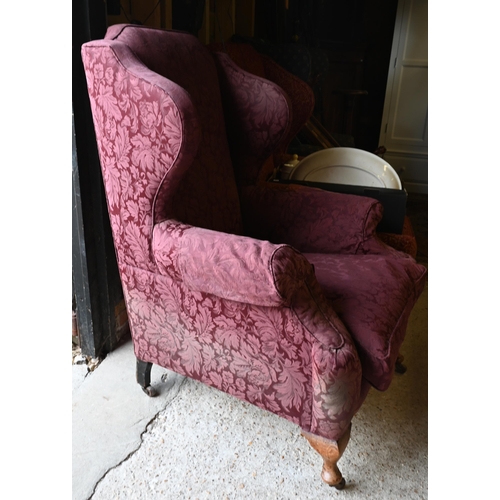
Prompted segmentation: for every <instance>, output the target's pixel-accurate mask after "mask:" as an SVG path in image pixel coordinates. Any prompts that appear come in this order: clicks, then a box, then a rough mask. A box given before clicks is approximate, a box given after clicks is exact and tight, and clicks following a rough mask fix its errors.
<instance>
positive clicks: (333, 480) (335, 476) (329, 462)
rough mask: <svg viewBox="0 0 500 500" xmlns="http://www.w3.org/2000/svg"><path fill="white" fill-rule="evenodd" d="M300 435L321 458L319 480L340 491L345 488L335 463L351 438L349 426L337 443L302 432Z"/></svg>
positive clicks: (343, 480)
mask: <svg viewBox="0 0 500 500" xmlns="http://www.w3.org/2000/svg"><path fill="white" fill-rule="evenodd" d="M302 435H303V436H304V437H305V438H306V439H307V440H308V441H309V444H310V445H311V446H312V447H313V448H314V449H315V450H316V451H317V452H318V453H319V454H320V455H321V456H322V457H323V470H322V471H321V478H322V479H323V481H324V482H325V483H326V484H328V485H330V486H335V488H337V489H338V490H341V489H343V488H344V486H345V479H344V478H343V477H342V473H341V472H340V470H339V468H338V467H337V462H338V461H339V460H340V457H341V456H342V454H343V453H344V450H345V449H346V447H347V443H348V442H349V438H350V437H351V424H349V427H348V429H347V430H346V431H345V432H344V434H343V435H342V437H341V438H340V439H339V440H338V441H330V440H329V439H325V438H323V437H320V436H316V435H314V434H310V433H309V432H304V431H303V432H302Z"/></svg>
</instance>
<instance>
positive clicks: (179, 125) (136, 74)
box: [82, 25, 242, 269]
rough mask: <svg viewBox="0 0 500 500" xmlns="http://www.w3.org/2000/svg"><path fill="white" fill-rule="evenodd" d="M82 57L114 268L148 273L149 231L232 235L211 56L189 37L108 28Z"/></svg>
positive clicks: (228, 174)
mask: <svg viewBox="0 0 500 500" xmlns="http://www.w3.org/2000/svg"><path fill="white" fill-rule="evenodd" d="M82 58H83V62H84V67H85V72H86V76H87V82H88V91H89V96H90V101H91V106H92V111H93V113H92V114H93V118H94V125H95V130H96V138H97V142H98V150H99V155H100V160H101V166H102V169H103V177H104V183H105V188H106V194H107V199H108V207H109V212H110V217H111V222H112V228H113V232H114V236H115V246H116V247H117V254H118V260H119V263H120V261H124V262H125V263H127V264H131V265H136V266H140V267H144V266H146V267H151V268H152V269H153V268H155V266H154V263H153V262H152V256H151V249H150V237H151V231H152V228H153V225H154V224H155V223H158V222H159V221H161V220H164V219H165V218H176V219H178V220H180V221H182V222H184V223H187V224H192V225H194V226H197V227H203V228H207V229H213V230H217V231H223V232H228V233H235V234H240V233H241V232H242V222H241V213H240V205H239V198H238V193H237V189H236V184H235V180H234V172H233V168H232V163H231V158H230V154H229V147H228V142H227V137H226V131H225V123H224V116H223V111H222V104H221V97H220V90H219V83H218V77H217V72H216V69H215V65H214V61H213V58H212V55H211V53H210V52H209V51H208V50H207V49H206V48H205V47H204V46H203V45H202V44H201V43H200V42H199V41H198V39H197V38H195V37H194V36H193V35H190V34H186V33H180V32H172V31H170V32H167V31H163V30H158V29H153V28H145V27H143V26H140V27H139V26H134V25H115V26H112V27H111V28H109V29H108V32H107V34H106V37H105V39H104V40H98V41H93V42H89V43H87V44H85V45H84V46H83V47H82ZM186 61H189V64H186ZM116 136H118V137H119V140H117V139H116ZM117 144H119V145H120V146H117ZM144 166H146V169H145V170H144V168H143V167H144ZM144 172H147V174H146V175H147V176H149V178H147V179H146V178H145V173H144ZM141 186H147V189H146V193H147V196H145V195H144V193H143V191H144V190H142V189H141ZM138 193H141V194H140V198H138ZM138 215H139V216H138ZM138 220H140V221H141V224H140V225H139V226H138V225H137V221H138ZM130 241H134V242H135V245H131V244H130Z"/></svg>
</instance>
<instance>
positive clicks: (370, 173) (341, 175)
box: [290, 148, 402, 189]
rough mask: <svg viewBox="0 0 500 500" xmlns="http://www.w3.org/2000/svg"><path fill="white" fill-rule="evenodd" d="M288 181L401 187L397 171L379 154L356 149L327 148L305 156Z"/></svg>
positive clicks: (390, 187) (389, 187)
mask: <svg viewBox="0 0 500 500" xmlns="http://www.w3.org/2000/svg"><path fill="white" fill-rule="evenodd" d="M290 179H291V180H301V181H310V182H328V183H332V184H348V185H354V186H368V187H380V188H388V189H402V184H401V180H400V178H399V176H398V174H397V173H396V171H395V170H394V169H393V168H392V167H391V166H390V165H389V164H388V163H387V162H386V161H384V160H383V159H382V158H380V156H377V155H375V154H373V153H369V152H368V151H363V150H362V149H355V148H329V149H323V150H321V151H317V152H316V153H313V154H311V155H309V156H306V157H305V158H304V159H303V160H302V161H300V162H299V163H298V164H297V165H296V166H295V168H294V169H293V170H292V172H291V173H290Z"/></svg>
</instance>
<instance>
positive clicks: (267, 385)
mask: <svg viewBox="0 0 500 500" xmlns="http://www.w3.org/2000/svg"><path fill="white" fill-rule="evenodd" d="M82 59H83V63H84V68H85V73H86V76H87V83H88V92H89V97H90V103H91V108H92V115H93V119H94V126H95V132H96V138H97V145H98V151H99V156H100V161H101V167H102V172H103V180H104V185H105V191H106V198H107V203H108V210H109V214H110V220H111V228H112V231H113V239H114V244H115V249H116V254H117V258H118V265H119V270H120V277H121V280H122V285H123V291H124V295H125V301H126V305H127V312H128V317H129V324H130V328H131V334H132V339H133V342H134V350H135V354H136V356H137V357H138V358H139V359H141V360H143V361H147V362H152V363H156V364H158V365H160V366H163V367H165V368H168V369H171V370H174V371H176V372H178V373H180V374H183V375H187V376H189V377H192V378H194V379H196V380H200V381H202V382H204V383H207V384H209V385H211V386H213V387H216V388H218V389H220V390H223V391H225V392H227V393H229V394H232V395H234V396H236V397H238V398H241V399H243V400H245V401H249V402H250V403H253V404H255V405H257V406H259V407H261V408H264V409H266V410H268V411H271V412H273V413H276V414H278V415H280V416H282V417H284V418H287V419H289V420H290V421H292V422H294V423H296V424H298V425H300V426H301V427H302V428H303V429H304V430H306V431H307V432H311V433H315V434H317V435H319V436H322V437H325V438H327V439H332V440H336V439H337V438H339V437H340V436H341V435H342V434H343V432H344V431H345V430H346V429H347V427H348V426H349V423H350V421H351V419H352V417H353V415H354V414H355V412H356V411H357V410H358V408H359V407H360V405H361V404H362V402H363V399H364V398H365V396H366V393H367V390H368V382H367V381H366V380H367V379H368V380H370V382H371V383H372V384H373V385H375V386H380V387H382V386H383V385H384V384H386V383H387V381H388V380H390V377H391V376H392V372H391V370H392V361H393V357H394V353H395V350H396V348H397V347H398V345H399V344H398V343H400V341H401V340H402V337H403V334H404V328H403V325H404V324H405V321H406V320H407V315H408V314H409V311H410V310H411V307H412V305H413V303H414V301H415V300H416V298H417V296H418V292H419V289H420V286H421V285H420V283H421V279H422V277H421V276H420V275H419V273H418V272H417V270H415V269H413V268H412V267H411V266H410V262H411V263H412V264H414V263H413V261H410V260H408V262H406V260H405V259H406V257H405V256H404V255H403V254H400V253H398V252H393V253H391V252H388V251H387V249H386V247H385V246H384V245H383V244H381V243H380V242H378V241H377V240H376V239H374V238H373V232H374V229H375V226H376V224H377V221H378V220H379V219H380V215H381V212H380V205H379V204H377V203H376V202H374V201H373V200H372V201H366V202H360V201H359V199H357V197H349V196H344V197H342V195H338V196H337V195H336V194H335V193H324V192H321V191H319V190H311V189H308V188H304V189H297V190H293V189H292V190H290V191H279V190H276V191H272V192H271V191H269V192H264V191H260V190H259V189H260V188H259V189H254V188H251V187H250V188H249V190H248V192H245V195H244V196H243V198H242V201H243V203H242V205H241V206H240V200H239V194H238V190H237V187H236V182H235V177H234V174H233V165H232V161H231V157H230V152H229V145H228V141H227V135H226V130H228V129H230V128H231V126H232V125H231V123H228V122H227V121H226V119H225V117H224V114H223V107H222V99H221V96H220V90H219V88H220V86H219V85H220V82H219V79H218V75H217V71H216V62H215V61H216V60H219V61H221V60H222V61H223V65H224V67H225V68H226V69H227V70H228V71H229V72H233V75H232V77H231V78H228V79H227V81H226V85H228V86H229V87H230V86H231V82H232V85H236V88H235V89H233V90H232V92H233V94H232V95H235V96H237V98H238V99H239V100H240V104H241V106H242V107H241V108H240V111H241V112H242V113H243V112H245V114H246V118H245V120H246V123H247V124H250V125H251V126H249V128H248V129H247V131H246V132H245V133H248V134H250V135H252V136H253V137H252V138H251V139H249V140H250V143H252V144H255V147H256V150H255V151H256V152H257V151H261V152H262V151H264V150H272V149H273V148H274V147H278V145H279V143H280V141H281V140H282V139H281V138H282V137H283V136H284V134H286V131H287V130H288V129H289V126H290V115H287V112H286V110H287V105H286V103H287V98H286V96H284V93H280V90H279V88H278V87H276V86H275V85H274V84H271V83H268V82H266V81H264V80H262V79H259V78H257V77H252V76H251V75H249V74H240V73H239V70H238V69H237V68H234V66H233V65H232V63H228V61H227V60H225V61H224V57H222V58H215V60H214V57H213V56H212V54H211V53H210V52H209V51H208V50H207V49H206V48H205V47H204V46H202V45H201V44H200V43H199V41H198V40H197V39H196V38H195V37H193V36H191V35H187V34H185V33H177V32H166V31H162V30H156V29H152V28H147V27H142V26H123V25H122V26H113V27H111V28H110V29H109V30H108V34H107V35H106V39H105V40H97V41H93V42H89V43H87V44H84V46H83V47H82ZM240 77H241V78H240ZM238 82H239V83H238ZM240 84H241V85H240ZM222 87H223V88H224V86H222ZM245 95H246V99H247V102H246V104H245ZM269 95H273V96H275V97H276V99H272V100H271V101H272V102H270V99H269ZM269 109H273V110H278V111H279V110H281V111H282V112H283V113H282V114H281V111H279V112H278V111H277V113H276V114H274V113H273V114H270V113H269ZM287 116H288V117H287ZM268 126H269V130H268V131H267V132H266V128H267V127H268ZM252 141H253V142H252ZM261 152H259V154H258V155H257V156H258V157H261V156H260V155H261ZM240 153H241V154H243V153H242V152H240ZM257 156H256V157H254V160H253V161H255V158H257ZM240 167H241V165H235V166H234V168H235V170H236V171H238V168H240ZM251 167H252V168H253V165H252V166H251ZM243 170H244V169H243ZM301 188H302V187H301ZM240 209H242V210H243V213H244V217H242V214H241V212H240ZM268 210H271V211H272V212H268ZM259 219H260V224H259ZM243 221H245V222H246V223H247V224H248V229H249V231H247V232H246V233H245V234H244V232H243V229H244V223H243ZM318 221H319V222H318ZM285 240H290V241H285ZM301 252H313V254H311V255H309V254H303V253H301ZM330 252H336V253H337V254H338V255H335V256H334V255H326V254H327V253H330ZM365 254H366V255H365ZM329 259H331V260H329ZM336 259H338V260H336ZM349 259H352V260H349ZM363 259H366V260H363ZM311 263H312V264H314V266H315V267H316V274H315V273H314V272H313V269H314V268H313V266H312V265H311ZM414 265H416V264H414ZM351 273H352V275H353V282H351V281H350V274H351ZM355 283H357V285H356V284H355ZM412 286H413V287H414V292H413V294H410V292H409V290H410V288H411V287H412ZM358 288H359V293H358ZM343 290H344V291H343ZM384 294H385V295H384ZM384 297H385V298H384ZM383 298H384V300H385V301H384V300H382V299H383ZM392 299H394V300H392ZM405 304H406V305H405ZM357 307H359V309H360V310H362V311H363V312H362V314H365V312H366V314H368V317H370V316H369V315H370V314H371V315H372V316H371V317H372V318H373V319H374V321H375V322H376V327H373V325H371V324H369V323H370V322H369V321H361V320H359V319H353V318H354V317H355V316H356V314H357V312H356V308H357ZM335 308H337V312H336V310H335ZM397 318H399V320H398V321H399V325H400V326H397V325H396V326H393V324H394V322H395V321H396V320H397ZM346 325H348V326H346ZM398 328H399V329H398ZM350 329H352V331H350ZM391 329H392V330H391ZM371 335H375V336H376V337H377V338H374V339H372V338H370V336H371ZM393 338H395V339H396V340H395V341H394V340H393ZM387 339H389V340H387ZM358 349H359V353H358ZM388 358H390V359H389V360H388ZM379 360H382V361H379ZM372 365H373V366H372ZM365 371H366V373H365ZM363 377H364V378H363Z"/></svg>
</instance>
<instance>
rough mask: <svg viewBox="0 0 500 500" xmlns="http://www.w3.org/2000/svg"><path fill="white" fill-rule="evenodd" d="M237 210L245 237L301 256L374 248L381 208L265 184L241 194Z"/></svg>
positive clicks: (332, 195)
mask: <svg viewBox="0 0 500 500" xmlns="http://www.w3.org/2000/svg"><path fill="white" fill-rule="evenodd" d="M241 206H242V213H243V222H244V226H245V231H246V234H249V235H250V236H252V237H254V238H259V239H263V240H269V241H272V242H273V243H287V244H289V245H291V246H293V247H294V248H297V249H298V250H299V251H300V252H304V253H306V252H310V253H349V254H354V253H365V252H366V251H367V249H369V250H368V251H370V252H371V251H374V249H375V248H376V247H377V246H378V238H377V237H376V233H375V230H376V227H377V225H378V223H379V222H380V220H381V218H382V210H383V207H382V205H381V204H380V203H379V202H378V201H377V200H374V199H372V198H367V197H363V196H355V195H349V194H344V193H334V192H329V191H324V190H321V189H317V188H311V187H308V186H300V185H293V184H288V185H284V184H281V185H280V184H272V183H267V184H261V185H255V186H249V187H246V188H244V189H243V190H242V193H241ZM380 247H381V248H383V247H385V245H383V244H382V243H381V242H380Z"/></svg>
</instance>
